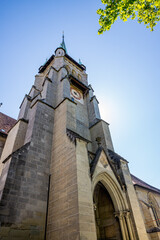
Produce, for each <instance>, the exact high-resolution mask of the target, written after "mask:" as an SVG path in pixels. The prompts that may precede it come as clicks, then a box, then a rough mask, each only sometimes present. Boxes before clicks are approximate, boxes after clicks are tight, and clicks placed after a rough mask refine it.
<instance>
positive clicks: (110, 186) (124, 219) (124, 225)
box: [92, 172, 136, 240]
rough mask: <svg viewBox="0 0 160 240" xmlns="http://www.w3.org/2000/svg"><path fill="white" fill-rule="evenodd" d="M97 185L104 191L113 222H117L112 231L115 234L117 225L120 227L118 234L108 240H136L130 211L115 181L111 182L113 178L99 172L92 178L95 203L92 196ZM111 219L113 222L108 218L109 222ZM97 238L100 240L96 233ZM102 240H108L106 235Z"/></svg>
mask: <svg viewBox="0 0 160 240" xmlns="http://www.w3.org/2000/svg"><path fill="white" fill-rule="evenodd" d="M98 184H101V185H102V186H103V187H104V188H105V189H106V201H108V202H109V203H110V208H113V209H114V218H116V219H115V220H116V221H117V223H116V222H115V227H114V229H115V230H116V231H117V232H118V225H119V226H120V232H119V233H117V235H115V237H114V236H112V237H113V238H110V239H117V240H119V239H123V240H135V239H136V238H135V236H134V231H133V226H132V221H131V216H130V211H129V209H128V204H127V202H126V199H125V197H124V196H123V192H122V190H121V189H120V187H119V186H118V184H117V183H116V181H115V180H113V178H112V177H111V176H110V175H109V174H108V173H106V172H101V173H100V174H98V175H97V176H95V177H94V176H93V179H92V192H93V198H94V200H93V201H95V196H94V194H95V190H96V186H98ZM107 194H108V196H107ZM104 198H105V197H104ZM107 199H108V200H107ZM96 207H97V206H96V203H95V211H96ZM104 208H105V204H104ZM113 209H112V210H113ZM106 211H107V210H106ZM95 214H96V213H95ZM96 217H97V216H96ZM117 218H118V220H117ZM111 219H112V220H113V217H112V218H110V221H111ZM102 221H103V219H102ZM108 221H109V220H108ZM117 224H118V225H117ZM116 226H117V227H116ZM101 235H103V234H101ZM97 238H98V240H100V239H101V238H100V234H99V235H98V233H97ZM102 239H103V238H102ZM104 239H109V237H108V238H107V234H106V238H104Z"/></svg>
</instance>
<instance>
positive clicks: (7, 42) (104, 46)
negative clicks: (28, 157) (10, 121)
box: [0, 0, 160, 188]
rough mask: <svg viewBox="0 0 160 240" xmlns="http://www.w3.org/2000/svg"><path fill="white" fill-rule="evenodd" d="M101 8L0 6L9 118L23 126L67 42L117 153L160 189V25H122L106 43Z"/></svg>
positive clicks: (81, 4) (95, 4) (92, 2)
mask: <svg viewBox="0 0 160 240" xmlns="http://www.w3.org/2000/svg"><path fill="white" fill-rule="evenodd" d="M101 6H102V4H101V2H100V0H88V1H84V0H81V1H73V0H72V1H71V0H68V1H64V0H62V1H51V0H46V1H42V0H39V1H37V0H34V1H31V0H28V1H19V0H16V1H13V0H10V1H9V0H6V1H1V2H0V29H1V38H0V53H1V54H0V66H1V77H0V78H1V94H0V102H3V105H2V107H1V108H0V110H1V112H3V113H5V114H7V115H9V116H11V117H14V118H17V115H18V112H19V106H20V103H21V101H22V99H23V97H24V95H25V94H26V93H28V92H29V90H30V88H31V86H32V85H33V83H34V75H36V74H37V72H38V68H39V67H40V66H41V65H42V64H44V62H45V60H46V58H49V57H50V56H51V55H52V54H53V53H54V51H55V49H56V48H57V47H58V46H59V44H60V42H61V36H62V31H63V30H64V32H65V42H66V46H67V50H68V54H69V55H70V56H71V57H73V58H74V59H75V60H77V61H78V59H79V58H80V59H81V61H82V62H83V63H84V65H86V67H87V73H88V81H89V83H90V84H91V85H92V87H93V88H94V90H95V95H96V96H97V99H98V100H99V107H100V110H101V116H102V118H103V119H104V120H105V121H107V122H109V123H110V130H111V135H112V139H113V144H114V148H115V151H116V152H117V153H118V154H120V155H121V156H123V157H124V158H125V159H127V160H128V161H129V167H130V170H131V172H132V173H133V174H134V175H136V176H137V177H139V178H141V179H142V180H144V181H146V182H147V183H149V184H151V185H154V186H155V187H158V188H160V186H159V183H160V174H159V169H160V106H159V103H160V93H159V92H160V70H159V69H160V66H159V56H160V44H159V43H160V25H157V26H156V28H155V31H154V32H150V31H149V30H148V29H146V28H145V26H144V25H143V24H138V23H137V22H136V21H131V20H130V21H127V22H125V23H124V22H121V21H120V20H119V21H118V22H116V23H115V24H114V25H113V26H112V28H111V30H110V31H107V32H105V33H104V34H103V35H101V36H98V34H97V31H98V28H99V26H98V15H97V14H96V10H97V9H98V8H99V7H101Z"/></svg>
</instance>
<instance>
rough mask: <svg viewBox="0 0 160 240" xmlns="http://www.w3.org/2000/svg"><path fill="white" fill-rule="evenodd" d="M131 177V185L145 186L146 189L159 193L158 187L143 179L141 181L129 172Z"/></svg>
mask: <svg viewBox="0 0 160 240" xmlns="http://www.w3.org/2000/svg"><path fill="white" fill-rule="evenodd" d="M131 178H132V182H133V185H134V186H136V185H137V186H140V187H143V188H146V189H148V190H151V191H154V192H157V193H160V189H158V188H155V187H152V186H151V185H149V184H147V183H145V182H144V181H142V180H141V179H139V178H137V177H135V176H134V175H132V174H131Z"/></svg>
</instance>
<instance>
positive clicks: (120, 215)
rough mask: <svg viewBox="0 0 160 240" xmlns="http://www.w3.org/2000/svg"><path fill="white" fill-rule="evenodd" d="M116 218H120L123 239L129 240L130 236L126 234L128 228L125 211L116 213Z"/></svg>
mask: <svg viewBox="0 0 160 240" xmlns="http://www.w3.org/2000/svg"><path fill="white" fill-rule="evenodd" d="M115 217H118V218H119V223H120V227H121V233H122V238H123V240H129V238H128V234H126V226H125V219H124V212H123V211H120V212H116V213H115Z"/></svg>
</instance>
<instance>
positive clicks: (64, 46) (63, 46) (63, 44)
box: [60, 31, 67, 53]
mask: <svg viewBox="0 0 160 240" xmlns="http://www.w3.org/2000/svg"><path fill="white" fill-rule="evenodd" d="M60 46H61V47H62V48H63V49H64V50H65V51H66V53H67V48H66V44H65V42H64V31H63V35H62V43H61V45H60Z"/></svg>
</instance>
